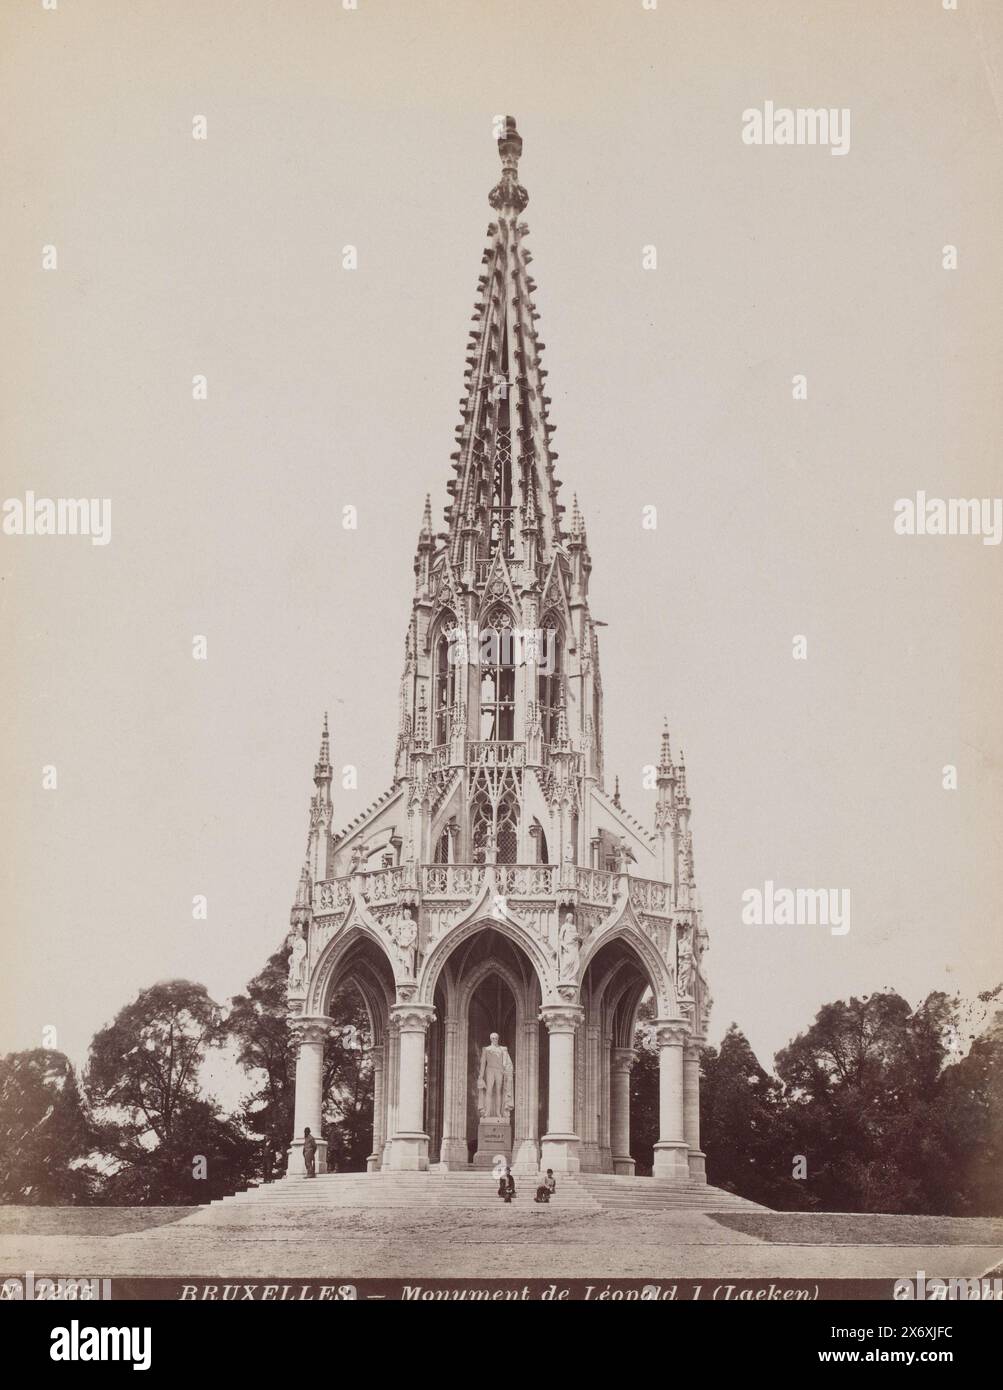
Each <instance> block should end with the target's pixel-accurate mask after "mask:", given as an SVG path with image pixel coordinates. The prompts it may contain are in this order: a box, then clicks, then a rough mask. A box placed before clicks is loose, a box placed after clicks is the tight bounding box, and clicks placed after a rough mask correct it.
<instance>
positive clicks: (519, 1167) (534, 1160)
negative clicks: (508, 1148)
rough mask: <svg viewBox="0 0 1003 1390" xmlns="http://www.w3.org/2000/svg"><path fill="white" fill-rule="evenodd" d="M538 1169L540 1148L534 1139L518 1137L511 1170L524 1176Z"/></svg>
mask: <svg viewBox="0 0 1003 1390" xmlns="http://www.w3.org/2000/svg"><path fill="white" fill-rule="evenodd" d="M539 1171H540V1149H539V1146H538V1145H537V1142H536V1140H535V1139H520V1141H519V1143H518V1144H516V1146H515V1153H514V1155H513V1157H512V1172H513V1173H521V1174H522V1175H523V1176H524V1177H526V1176H528V1175H535V1174H537V1173H539Z"/></svg>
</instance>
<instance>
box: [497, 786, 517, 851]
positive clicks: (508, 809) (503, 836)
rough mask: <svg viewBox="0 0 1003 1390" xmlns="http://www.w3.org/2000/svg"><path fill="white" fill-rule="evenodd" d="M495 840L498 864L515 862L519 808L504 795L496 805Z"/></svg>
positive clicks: (512, 800) (511, 799)
mask: <svg viewBox="0 0 1003 1390" xmlns="http://www.w3.org/2000/svg"><path fill="white" fill-rule="evenodd" d="M495 842H496V844H497V847H498V863H499V864H515V863H517V862H518V859H519V808H518V806H517V805H516V804H515V799H514V798H513V797H511V796H506V797H504V798H503V799H502V801H501V802H500V803H499V805H498V818H497V829H496V831H495Z"/></svg>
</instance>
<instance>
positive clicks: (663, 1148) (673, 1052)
mask: <svg viewBox="0 0 1003 1390" xmlns="http://www.w3.org/2000/svg"><path fill="white" fill-rule="evenodd" d="M688 1037H689V1026H688V1025H687V1023H686V1021H685V1019H681V1018H680V1019H676V1018H659V1019H656V1020H655V1039H656V1041H657V1043H658V1136H659V1137H658V1143H657V1144H656V1145H655V1164H654V1176H655V1177H656V1178H670V1179H672V1180H673V1181H674V1182H689V1176H690V1170H689V1163H688V1162H687V1158H686V1139H685V1137H684V1135H685V1127H684V1125H683V1047H684V1045H685V1043H686V1040H687V1038H688Z"/></svg>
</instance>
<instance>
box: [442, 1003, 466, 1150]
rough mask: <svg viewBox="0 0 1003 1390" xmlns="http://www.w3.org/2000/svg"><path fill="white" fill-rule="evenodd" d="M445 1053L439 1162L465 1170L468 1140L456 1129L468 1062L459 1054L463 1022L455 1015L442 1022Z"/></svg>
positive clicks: (448, 1015) (448, 1016)
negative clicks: (458, 1096) (460, 1096)
mask: <svg viewBox="0 0 1003 1390" xmlns="http://www.w3.org/2000/svg"><path fill="white" fill-rule="evenodd" d="M442 1027H443V1033H444V1035H445V1052H444V1055H443V1063H442V1147H441V1148H440V1150H439V1162H440V1163H444V1164H445V1165H446V1167H447V1168H449V1169H453V1168H466V1166H467V1140H466V1136H465V1135H464V1133H463V1131H462V1129H459V1128H458V1127H457V1125H458V1121H459V1106H458V1104H457V1092H460V1093H461V1094H462V1096H463V1099H464V1101H465V1100H466V1094H465V1092H464V1081H465V1079H466V1070H467V1069H466V1066H465V1065H464V1062H465V1059H464V1057H463V1056H462V1054H461V1052H460V1020H459V1019H458V1018H457V1017H456V1015H455V1014H447V1015H446V1018H445V1020H444V1022H443V1025H442Z"/></svg>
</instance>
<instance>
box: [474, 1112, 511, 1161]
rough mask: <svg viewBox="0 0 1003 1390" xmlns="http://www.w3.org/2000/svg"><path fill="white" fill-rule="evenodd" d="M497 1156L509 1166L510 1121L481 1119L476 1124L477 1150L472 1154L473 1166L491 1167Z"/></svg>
mask: <svg viewBox="0 0 1003 1390" xmlns="http://www.w3.org/2000/svg"><path fill="white" fill-rule="evenodd" d="M499 1158H504V1160H505V1162H506V1163H507V1164H508V1165H509V1166H511V1163H512V1121H511V1119H507V1120H498V1119H481V1120H480V1121H479V1123H478V1125H477V1152H476V1153H475V1154H474V1167H475V1168H493V1167H494V1166H495V1163H496V1162H497V1160H498V1159H499Z"/></svg>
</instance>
